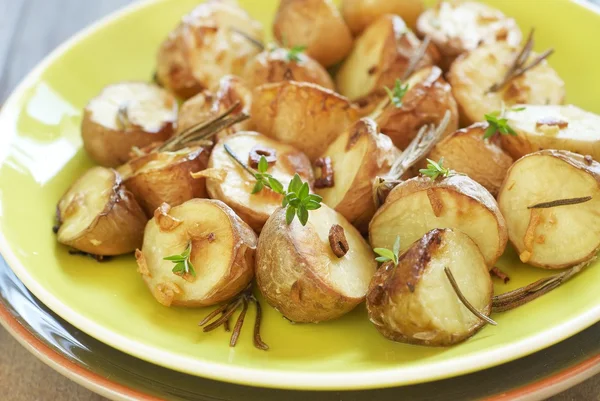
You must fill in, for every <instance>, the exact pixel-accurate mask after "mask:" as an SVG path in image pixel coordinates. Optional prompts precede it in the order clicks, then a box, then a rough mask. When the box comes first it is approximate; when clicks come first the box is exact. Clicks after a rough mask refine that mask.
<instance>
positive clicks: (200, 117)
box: [177, 75, 252, 137]
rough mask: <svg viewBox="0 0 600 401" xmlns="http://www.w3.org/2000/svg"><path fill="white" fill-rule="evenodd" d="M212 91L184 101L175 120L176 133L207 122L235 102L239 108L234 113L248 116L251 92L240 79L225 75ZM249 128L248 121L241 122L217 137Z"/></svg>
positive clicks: (203, 92)
mask: <svg viewBox="0 0 600 401" xmlns="http://www.w3.org/2000/svg"><path fill="white" fill-rule="evenodd" d="M211 89H212V91H210V92H209V91H202V92H200V93H199V94H197V95H196V96H194V97H192V98H190V99H188V100H186V101H185V102H184V103H183V104H182V105H181V110H180V112H179V116H178V118H177V133H178V134H180V133H182V132H183V131H185V130H187V129H188V128H191V127H193V126H195V125H197V124H200V123H202V122H205V121H208V120H210V119H212V118H215V117H217V116H218V115H220V114H221V113H224V112H225V111H226V110H228V109H229V108H231V107H233V105H234V104H235V103H236V102H239V103H240V106H239V107H238V108H237V109H236V110H234V113H239V112H243V113H246V114H250V107H251V105H252V92H251V91H250V89H248V87H247V86H246V84H245V83H244V82H243V81H242V79H241V78H240V77H236V76H234V75H225V76H224V77H223V78H221V79H220V80H219V82H218V84H217V86H215V87H214V88H211ZM250 128H251V124H250V120H246V121H242V122H240V123H237V124H235V125H233V126H231V127H229V128H227V129H224V130H223V131H222V132H221V133H219V134H218V135H217V137H222V136H227V135H231V134H234V133H236V132H238V131H245V130H248V129H250Z"/></svg>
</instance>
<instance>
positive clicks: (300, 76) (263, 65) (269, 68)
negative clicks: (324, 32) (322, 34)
mask: <svg viewBox="0 0 600 401" xmlns="http://www.w3.org/2000/svg"><path fill="white" fill-rule="evenodd" d="M289 51H290V50H289V49H284V48H276V49H274V50H265V51H264V52H262V53H260V54H259V55H257V56H256V57H255V58H254V59H253V60H251V61H250V62H249V63H248V64H247V65H246V69H245V70H244V79H245V81H246V83H247V84H248V87H250V88H255V87H257V86H260V85H263V84H269V83H275V82H281V81H297V82H310V83H313V84H317V85H320V86H322V87H324V88H327V89H331V90H334V89H335V88H334V85H333V81H332V79H331V77H330V76H329V73H328V72H327V70H325V68H323V67H322V66H321V64H319V63H318V62H317V61H315V60H314V59H313V58H311V57H310V56H308V55H306V54H304V53H300V54H298V55H297V57H298V58H299V61H290V60H288V54H289Z"/></svg>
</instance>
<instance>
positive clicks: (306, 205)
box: [224, 144, 323, 226]
mask: <svg viewBox="0 0 600 401" xmlns="http://www.w3.org/2000/svg"><path fill="white" fill-rule="evenodd" d="M224 148H225V151H226V152H227V154H228V155H229V156H230V157H231V158H232V159H233V160H234V161H235V162H236V163H237V164H239V165H240V166H241V167H242V168H243V169H244V170H246V171H247V172H248V173H249V174H251V175H252V176H254V178H255V179H256V184H254V187H253V188H252V194H256V193H258V192H260V191H262V190H263V188H265V187H267V188H270V189H271V190H272V191H273V192H276V193H278V194H281V195H283V200H282V202H281V206H282V207H284V208H286V214H285V220H286V222H287V224H291V223H292V221H294V218H295V217H296V216H298V220H299V221H300V224H302V225H303V226H305V225H306V223H307V222H308V212H309V211H310V210H316V209H319V208H320V207H321V201H322V200H323V198H321V197H320V196H319V195H316V194H311V193H310V187H309V186H308V183H307V182H303V181H302V179H301V178H300V176H299V175H298V173H296V174H295V175H294V178H292V180H291V181H290V183H289V185H288V188H287V190H285V189H284V187H283V184H282V183H281V182H279V181H278V180H277V179H276V178H274V177H273V176H272V175H271V174H268V173H267V169H268V167H269V164H268V162H267V159H266V158H265V157H264V156H261V158H260V160H259V162H258V171H255V170H254V169H252V168H250V167H249V166H247V165H246V163H244V162H243V161H242V160H241V159H240V158H239V157H238V156H237V155H236V154H235V153H234V152H233V150H232V149H231V148H230V147H229V145H227V144H225V145H224Z"/></svg>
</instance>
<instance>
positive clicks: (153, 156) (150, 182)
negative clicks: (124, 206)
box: [119, 147, 208, 217]
mask: <svg viewBox="0 0 600 401" xmlns="http://www.w3.org/2000/svg"><path fill="white" fill-rule="evenodd" d="M207 165H208V151H207V150H206V149H205V148H202V147H193V148H183V149H180V150H177V151H174V152H152V153H149V154H147V155H144V156H140V157H138V158H136V159H133V160H131V161H129V163H127V165H126V166H124V167H122V168H120V169H119V170H120V171H121V172H123V174H124V176H125V181H124V184H125V186H126V187H127V189H129V190H130V191H131V192H132V193H133V195H134V196H135V198H136V199H137V201H138V203H139V204H140V206H142V208H143V209H144V211H145V212H146V215H148V216H150V217H151V216H152V215H153V214H154V211H155V210H156V208H158V207H159V206H160V205H161V204H163V203H168V204H169V205H171V206H178V205H181V204H182V203H183V202H185V201H188V200H190V199H193V198H206V197H207V193H206V185H205V181H204V180H203V179H199V180H195V179H193V178H192V177H191V176H190V173H192V172H196V171H200V170H204V169H205V168H206V166H207Z"/></svg>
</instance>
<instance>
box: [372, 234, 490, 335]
mask: <svg viewBox="0 0 600 401" xmlns="http://www.w3.org/2000/svg"><path fill="white" fill-rule="evenodd" d="M447 231H451V230H448V229H433V230H431V231H429V232H428V233H427V234H425V235H424V236H423V237H422V238H421V239H419V240H417V241H416V242H415V243H414V244H413V245H411V247H410V248H409V249H408V250H407V251H406V252H405V253H404V254H402V255H401V256H400V258H399V260H398V266H394V265H393V264H392V263H390V262H388V263H386V264H384V265H383V266H382V267H381V268H379V270H377V272H376V273H375V276H374V277H373V280H371V284H370V285H369V292H368V294H367V310H368V312H369V319H370V320H371V322H372V323H373V324H374V325H375V327H376V328H377V330H378V331H379V332H380V333H381V334H382V335H383V336H384V337H386V338H388V339H390V340H393V341H398V342H403V343H408V344H415V345H427V346H449V345H453V344H456V343H459V342H462V341H464V340H466V339H467V338H469V337H471V336H472V335H474V334H475V333H476V332H477V331H478V330H480V329H481V328H482V327H483V326H484V325H485V322H483V321H478V324H476V325H474V326H473V327H471V328H470V330H469V331H468V332H466V333H464V334H463V335H460V336H457V335H449V334H448V333H447V332H445V331H442V330H437V328H436V327H435V325H433V323H432V322H414V321H412V320H410V319H408V318H407V319H405V320H404V319H403V320H402V321H397V320H394V321H393V323H390V322H389V320H390V319H392V316H389V315H390V314H391V315H393V314H394V312H396V311H395V308H407V309H409V310H407V311H406V314H407V315H409V314H410V313H409V312H410V310H412V312H413V314H415V315H418V313H416V311H415V310H414V309H416V308H422V307H423V306H419V305H416V304H413V303H411V302H410V299H411V297H412V296H416V295H413V293H414V292H415V291H416V290H417V289H418V286H419V284H420V281H421V278H422V276H423V274H425V271H426V270H427V267H428V266H427V265H428V263H429V262H430V260H431V259H432V258H433V257H434V255H435V254H436V253H437V252H438V251H439V249H440V247H441V244H442V242H443V241H444V240H443V237H444V235H445V234H446V232H447ZM492 287H493V284H492V281H491V280H490V288H489V293H490V300H489V304H488V306H487V308H486V309H485V310H483V311H482V313H483V314H485V315H489V314H490V313H491V309H492V297H491V295H492V294H493V288H492ZM396 313H397V312H396ZM424 323H425V324H424ZM436 331H437V332H438V333H437V335H436V336H435V337H433V338H429V339H421V338H418V337H417V336H416V335H417V334H418V333H420V332H436Z"/></svg>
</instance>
